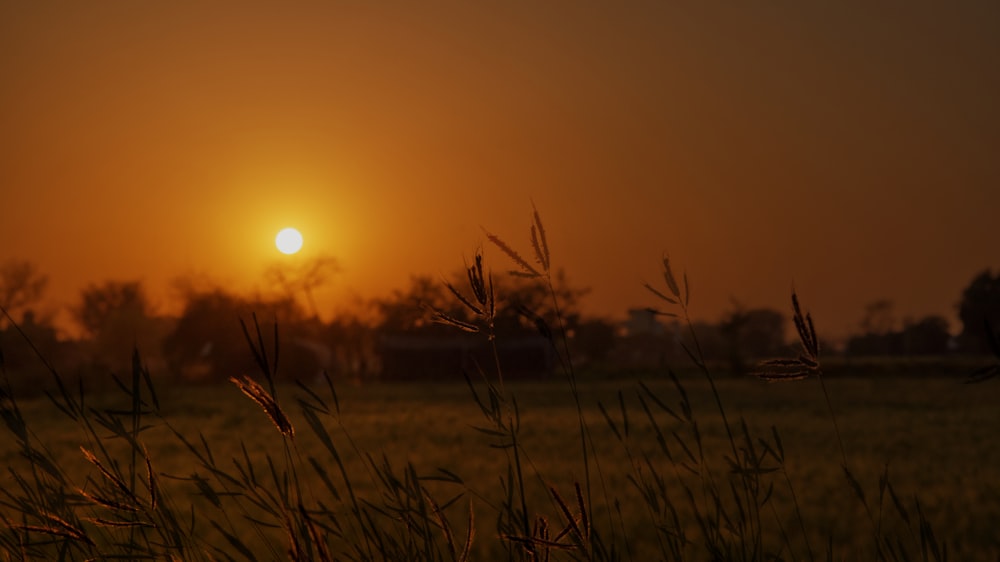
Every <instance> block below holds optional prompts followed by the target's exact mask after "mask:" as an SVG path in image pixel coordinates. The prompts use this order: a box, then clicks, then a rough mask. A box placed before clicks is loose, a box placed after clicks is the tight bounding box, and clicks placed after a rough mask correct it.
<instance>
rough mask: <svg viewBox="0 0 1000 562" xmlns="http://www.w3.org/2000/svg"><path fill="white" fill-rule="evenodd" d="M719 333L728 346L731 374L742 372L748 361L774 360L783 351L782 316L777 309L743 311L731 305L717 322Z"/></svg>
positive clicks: (783, 322) (743, 309)
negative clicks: (772, 358)
mask: <svg viewBox="0 0 1000 562" xmlns="http://www.w3.org/2000/svg"><path fill="white" fill-rule="evenodd" d="M719 332H720V333H721V334H722V335H723V336H724V337H725V339H726V341H727V343H728V347H729V354H728V355H729V363H730V369H731V370H732V372H733V373H734V374H744V373H745V372H746V361H747V360H748V359H763V358H768V357H775V356H777V355H779V354H780V353H782V352H783V351H784V347H785V317H784V315H783V314H781V313H780V312H778V311H777V310H773V309H770V308H755V309H751V310H746V309H745V308H744V307H743V306H742V305H741V304H739V303H737V302H734V303H733V309H732V310H731V311H730V312H728V313H727V314H726V315H725V317H723V319H722V321H721V322H719Z"/></svg>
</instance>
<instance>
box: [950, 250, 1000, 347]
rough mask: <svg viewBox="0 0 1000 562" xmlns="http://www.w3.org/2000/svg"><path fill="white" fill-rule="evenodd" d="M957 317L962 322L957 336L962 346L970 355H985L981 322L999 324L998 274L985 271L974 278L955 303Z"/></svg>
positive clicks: (982, 324) (985, 344)
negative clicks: (960, 330)
mask: <svg viewBox="0 0 1000 562" xmlns="http://www.w3.org/2000/svg"><path fill="white" fill-rule="evenodd" d="M958 318H959V320H961V322H962V333H961V335H960V336H959V342H960V344H961V347H962V349H963V350H965V351H969V352H973V353H987V352H989V346H988V344H987V338H986V332H985V327H984V326H985V324H984V322H983V321H984V320H989V321H990V323H992V324H993V325H994V326H997V325H1000V273H997V274H996V275H993V273H992V272H991V271H990V270H989V269H987V270H985V271H982V272H981V273H979V274H978V275H976V276H975V277H974V278H973V279H972V281H971V282H970V283H969V286H968V287H966V288H965V290H963V291H962V299H961V300H960V301H959V302H958Z"/></svg>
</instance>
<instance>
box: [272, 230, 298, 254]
mask: <svg viewBox="0 0 1000 562" xmlns="http://www.w3.org/2000/svg"><path fill="white" fill-rule="evenodd" d="M274 245H275V246H277V247H278V251H279V252H281V253H282V254H289V255H291V254H294V253H296V252H298V251H299V250H301V249H302V233H301V232H299V231H298V230H295V229H294V228H285V229H282V230H281V232H279V233H278V235H277V236H276V237H275V238H274Z"/></svg>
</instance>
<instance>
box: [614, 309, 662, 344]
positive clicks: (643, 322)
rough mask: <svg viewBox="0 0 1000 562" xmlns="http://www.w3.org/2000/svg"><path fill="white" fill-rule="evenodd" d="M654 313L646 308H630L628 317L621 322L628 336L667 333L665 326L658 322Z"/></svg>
mask: <svg viewBox="0 0 1000 562" xmlns="http://www.w3.org/2000/svg"><path fill="white" fill-rule="evenodd" d="M656 316H657V315H656V313H655V312H653V311H652V310H650V309H648V308H630V309H629V310H628V318H627V319H626V320H625V323H624V324H623V326H624V329H625V333H624V335H625V336H626V337H628V336H640V335H641V336H662V335H664V334H666V333H667V328H666V326H664V325H663V323H662V322H660V321H659V320H658V319H657V317H656Z"/></svg>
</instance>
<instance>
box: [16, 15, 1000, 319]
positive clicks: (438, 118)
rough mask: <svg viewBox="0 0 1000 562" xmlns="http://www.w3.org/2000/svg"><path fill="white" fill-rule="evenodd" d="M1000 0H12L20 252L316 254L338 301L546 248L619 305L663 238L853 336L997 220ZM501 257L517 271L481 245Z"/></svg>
mask: <svg viewBox="0 0 1000 562" xmlns="http://www.w3.org/2000/svg"><path fill="white" fill-rule="evenodd" d="M998 21H1000V4H997V3H996V2H953V3H947V4H943V3H934V2H908V3H903V4H889V3H885V4H882V3H874V4H870V3H809V2H805V3H803V2H767V3H759V2H753V3H735V4H732V3H718V4H716V3H713V2H709V3H696V5H691V3H681V2H677V3H673V2H629V3H625V4H623V5H621V4H612V3H603V2H538V3H535V2H512V3H487V2H465V3H460V2H454V3H443V2H420V3H348V2H342V3H341V2H330V3H314V4H280V5H279V4H263V3H261V4H256V3H253V4H252V3H222V2H219V3H216V2H213V3H190V4H189V3H157V4H154V3H145V2H143V3H135V2H111V1H107V2H100V3H85V2H44V3H43V2H30V3H29V2H6V3H4V4H3V5H2V6H0V76H2V84H0V209H2V210H3V213H2V215H0V260H4V259H8V258H22V259H29V260H31V261H33V262H35V263H36V264H37V265H38V266H39V269H40V270H41V271H42V272H44V273H46V274H48V275H49V276H50V277H51V280H52V282H51V286H50V289H49V293H48V294H49V297H50V301H51V302H50V304H49V306H50V307H51V308H52V309H56V308H59V307H62V306H65V305H68V304H70V303H72V302H74V301H75V299H76V298H77V295H78V293H79V290H80V289H81V288H82V287H83V286H84V285H85V284H86V283H88V282H98V281H102V280H106V279H141V280H143V281H144V283H145V284H146V286H147V287H148V288H149V290H150V293H151V294H152V295H153V296H154V299H155V300H156V302H157V303H159V305H160V306H161V307H163V308H169V307H170V306H172V300H171V299H172V297H171V293H170V291H169V287H170V280H171V279H173V278H174V277H176V276H178V275H188V274H192V273H196V274H205V275H208V276H210V277H212V278H214V279H218V280H220V281H222V282H225V283H227V284H230V285H232V286H235V287H241V288H246V289H248V290H249V289H253V288H254V287H259V286H260V284H261V283H262V273H263V271H264V269H265V268H266V267H267V266H268V265H270V264H272V263H274V262H275V261H277V260H279V259H287V256H281V255H279V254H278V253H277V251H276V250H275V248H274V243H273V240H274V236H275V233H276V232H277V231H278V230H279V229H280V228H283V227H285V226H289V225H291V226H295V227H297V228H299V229H300V230H301V231H302V233H303V235H304V237H305V238H306V241H307V244H306V246H305V248H304V249H303V252H302V254H300V255H299V256H298V257H300V258H307V257H308V256H309V255H319V254H328V255H333V256H335V257H336V258H337V259H338V260H339V261H340V264H341V266H342V268H343V272H342V274H340V275H339V276H338V277H336V278H335V279H334V282H333V285H332V286H331V289H330V290H329V291H327V293H325V294H324V295H320V296H319V297H320V305H321V307H322V309H323V312H324V314H326V315H333V314H336V313H337V311H338V310H339V309H341V308H343V307H346V306H349V303H350V302H352V299H354V298H355V297H357V296H364V297H367V296H375V295H378V294H381V293H385V292H387V291H389V290H391V289H393V288H396V287H401V286H404V285H405V284H406V282H407V280H408V278H409V276H410V275H411V274H432V275H437V274H442V273H450V272H451V271H453V270H455V269H457V268H458V267H460V266H461V265H462V263H463V259H466V260H467V259H468V258H469V257H470V256H471V255H472V254H473V252H474V251H475V249H476V248H477V247H479V246H484V245H485V244H486V240H485V236H484V234H483V231H482V229H481V227H485V228H486V229H488V230H489V231H490V232H494V233H496V234H499V235H500V236H502V237H503V238H505V239H507V240H508V241H509V242H511V243H512V244H514V245H519V246H521V247H525V248H526V247H527V242H528V227H529V225H530V213H531V206H532V202H533V203H534V205H536V206H537V208H538V210H539V212H540V213H541V216H542V218H543V220H544V222H545V225H546V227H547V230H548V235H549V242H550V247H551V249H552V253H553V262H554V264H555V265H556V266H557V267H563V268H564V269H565V270H566V272H567V273H568V275H569V278H570V279H571V281H573V282H574V283H576V284H580V285H586V286H589V287H591V288H592V293H591V294H590V295H589V296H588V297H587V299H586V300H585V301H584V307H585V308H586V309H587V310H588V311H589V312H590V313H592V314H596V315H603V316H609V317H620V316H622V315H623V314H624V312H625V310H626V309H627V308H629V307H635V306H647V305H651V304H655V302H654V300H653V299H652V298H651V297H650V295H648V293H647V292H646V291H645V289H643V288H642V282H643V281H653V282H655V281H658V280H659V271H660V258H661V256H662V255H663V254H664V252H667V253H669V254H670V256H671V258H672V260H673V263H674V264H675V267H677V268H679V269H680V268H682V269H685V270H687V272H688V274H689V276H690V278H691V282H692V286H693V297H692V311H693V312H694V314H695V315H696V316H700V317H704V318H708V319H714V318H716V317H718V315H719V314H721V313H722V312H723V311H724V310H726V308H727V307H729V306H730V300H731V299H733V298H735V299H737V300H739V301H740V302H742V303H745V304H747V305H751V306H770V307H775V308H778V309H780V310H783V311H786V310H787V306H788V305H787V302H788V295H789V292H790V289H791V287H792V286H793V285H794V287H795V289H796V290H797V291H798V293H799V295H800V297H801V298H802V299H803V301H804V302H805V303H806V304H807V306H808V307H809V308H810V309H811V310H812V312H813V315H814V317H815V318H816V319H817V324H818V326H817V327H818V328H819V329H820V330H821V331H824V330H825V331H826V332H827V333H828V334H830V335H833V336H836V335H842V334H844V333H846V332H848V331H850V330H853V329H854V328H855V327H856V326H857V324H858V321H859V320H860V318H861V316H862V314H863V308H864V305H865V304H866V303H869V302H872V301H874V300H877V299H880V298H888V299H891V300H892V301H893V302H895V303H896V306H897V311H898V312H899V313H900V314H905V315H911V316H914V317H916V316H922V315H925V314H943V315H945V316H946V317H947V318H949V319H950V320H952V321H953V325H952V328H953V330H955V329H957V328H958V326H957V325H956V324H954V314H953V312H954V304H955V303H956V302H957V301H958V299H959V295H960V292H961V290H962V288H964V287H965V286H966V285H967V284H968V282H969V280H970V279H971V278H972V277H973V276H974V275H975V274H976V273H978V272H979V271H981V270H983V269H985V268H988V267H993V266H996V265H998V264H997V260H998V255H1000V243H998V238H997V234H996V217H997V212H998V210H1000V181H998V180H1000V158H998V148H1000V108H998V107H1000V106H998V104H997V100H998V99H1000V66H998V65H997V61H998V60H1000V34H998V33H997V27H996V24H997V22H998ZM486 250H487V253H488V258H489V260H490V262H491V265H492V267H493V268H494V269H495V270H498V271H502V270H507V269H509V264H508V263H507V262H506V261H504V258H503V256H502V255H500V254H499V252H496V251H493V249H492V248H488V247H487V248H486Z"/></svg>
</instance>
